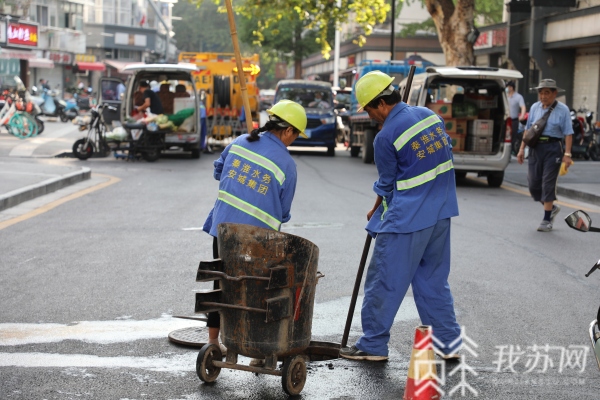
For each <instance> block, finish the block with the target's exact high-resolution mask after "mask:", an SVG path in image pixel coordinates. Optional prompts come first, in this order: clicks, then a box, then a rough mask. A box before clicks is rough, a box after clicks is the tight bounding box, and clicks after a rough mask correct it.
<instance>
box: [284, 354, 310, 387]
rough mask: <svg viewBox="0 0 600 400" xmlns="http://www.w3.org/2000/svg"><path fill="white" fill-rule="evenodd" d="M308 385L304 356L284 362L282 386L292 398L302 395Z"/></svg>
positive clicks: (290, 358)
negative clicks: (305, 385)
mask: <svg viewBox="0 0 600 400" xmlns="http://www.w3.org/2000/svg"><path fill="white" fill-rule="evenodd" d="M305 383H306V363H305V362H304V358H303V357H302V356H294V357H288V358H286V359H285V361H284V362H283V371H282V375H281V386H283V390H284V391H285V392H286V393H287V394H289V395H290V396H295V395H297V394H300V392H301V391H302V389H304V384H305Z"/></svg>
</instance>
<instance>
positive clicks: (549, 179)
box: [517, 79, 573, 232]
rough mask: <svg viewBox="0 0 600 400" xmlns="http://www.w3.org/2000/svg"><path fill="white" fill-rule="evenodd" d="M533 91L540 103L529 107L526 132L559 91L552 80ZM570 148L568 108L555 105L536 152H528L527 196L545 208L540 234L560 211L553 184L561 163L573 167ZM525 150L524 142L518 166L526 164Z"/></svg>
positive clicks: (518, 157) (570, 135)
mask: <svg viewBox="0 0 600 400" xmlns="http://www.w3.org/2000/svg"><path fill="white" fill-rule="evenodd" d="M535 89H537V91H538V98H539V99H540V101H538V102H537V103H534V104H533V105H532V106H531V109H530V110H529V118H528V119H527V126H526V129H530V128H531V126H532V125H533V124H534V123H535V121H537V120H539V119H540V118H542V117H543V116H544V114H545V113H546V112H548V111H549V107H550V106H552V104H553V103H554V102H555V100H556V96H557V95H558V91H559V90H562V89H559V88H558V87H557V86H556V81H555V80H554V79H542V80H541V81H540V84H539V85H538V87H536V88H535ZM563 139H564V140H565V149H563V143H562V141H563ZM572 144H573V126H572V124H571V113H570V110H569V107H567V106H566V105H564V104H563V103H561V102H560V101H556V106H554V109H553V110H552V111H551V113H550V116H549V117H548V121H547V122H546V126H545V127H544V130H543V131H542V136H540V139H539V141H538V143H537V145H536V146H535V149H529V172H528V173H527V181H528V182H529V193H531V197H533V200H534V201H539V202H540V203H542V206H543V207H544V219H542V223H541V224H540V226H538V228H537V230H538V231H539V232H550V231H551V230H552V223H553V222H554V218H555V217H556V215H557V214H558V213H559V211H560V206H559V205H558V204H556V205H555V204H554V201H556V181H557V179H558V173H559V171H560V164H561V163H563V162H564V163H565V167H566V168H567V169H568V168H569V167H570V166H571V164H573V160H571V146H572ZM525 146H526V144H525V142H521V148H520V149H519V154H517V161H518V163H519V164H523V161H524V160H525Z"/></svg>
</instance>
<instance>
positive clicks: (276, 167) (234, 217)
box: [202, 132, 297, 237]
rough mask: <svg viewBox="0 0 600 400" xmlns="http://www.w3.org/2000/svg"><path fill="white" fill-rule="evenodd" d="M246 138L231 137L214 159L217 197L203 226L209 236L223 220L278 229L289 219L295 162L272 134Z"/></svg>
mask: <svg viewBox="0 0 600 400" xmlns="http://www.w3.org/2000/svg"><path fill="white" fill-rule="evenodd" d="M247 137H248V134H245V135H241V136H240V137H238V138H237V139H236V140H234V141H233V142H232V143H231V144H229V145H228V146H227V147H226V148H225V150H223V152H222V153H221V156H220V157H219V159H218V160H216V161H215V162H214V166H215V169H214V177H215V179H217V180H218V181H220V183H219V197H218V198H217V201H216V202H215V206H214V208H213V209H212V210H211V211H210V213H209V215H208V218H207V219H206V222H205V223H204V226H203V228H202V229H203V230H204V231H205V232H207V233H209V234H210V235H212V236H215V237H216V236H217V226H218V225H219V224H221V223H224V222H230V223H238V224H247V225H254V226H258V227H261V228H269V229H274V230H277V231H278V230H279V229H280V225H281V224H282V223H285V222H287V221H289V220H290V218H291V215H290V210H291V207H292V200H293V199H294V193H295V192H296V180H297V175H296V163H295V162H294V160H293V159H292V156H291V155H290V153H289V151H288V149H287V147H286V146H285V144H283V142H282V141H281V140H280V139H279V138H278V137H277V136H275V135H273V134H272V133H270V132H264V133H262V134H261V135H260V140H257V141H255V142H249V141H248V140H246V138H247ZM253 213H254V215H253ZM257 215H258V216H257ZM269 221H270V222H269Z"/></svg>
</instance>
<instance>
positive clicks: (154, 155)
mask: <svg viewBox="0 0 600 400" xmlns="http://www.w3.org/2000/svg"><path fill="white" fill-rule="evenodd" d="M142 158H143V159H144V160H146V161H148V162H154V161H156V160H158V159H159V158H160V150H159V149H152V150H148V151H143V152H142Z"/></svg>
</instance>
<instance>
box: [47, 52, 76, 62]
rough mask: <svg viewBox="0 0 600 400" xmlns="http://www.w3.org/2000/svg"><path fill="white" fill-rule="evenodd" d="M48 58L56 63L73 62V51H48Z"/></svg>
mask: <svg viewBox="0 0 600 400" xmlns="http://www.w3.org/2000/svg"><path fill="white" fill-rule="evenodd" d="M46 58H47V59H48V60H51V61H53V62H54V63H55V64H67V65H71V64H73V55H72V54H71V53H64V52H61V51H48V52H46Z"/></svg>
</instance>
